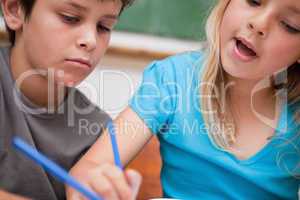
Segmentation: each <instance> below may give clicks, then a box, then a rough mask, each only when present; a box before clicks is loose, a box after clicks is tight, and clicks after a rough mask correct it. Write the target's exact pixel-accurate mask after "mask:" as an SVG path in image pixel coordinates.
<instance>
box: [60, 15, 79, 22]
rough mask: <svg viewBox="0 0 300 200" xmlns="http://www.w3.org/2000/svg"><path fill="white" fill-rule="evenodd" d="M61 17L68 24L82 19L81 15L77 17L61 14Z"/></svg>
mask: <svg viewBox="0 0 300 200" xmlns="http://www.w3.org/2000/svg"><path fill="white" fill-rule="evenodd" d="M61 17H62V19H63V21H64V22H66V23H68V24H75V23H77V22H79V21H80V19H79V17H75V16H69V15H64V14H61Z"/></svg>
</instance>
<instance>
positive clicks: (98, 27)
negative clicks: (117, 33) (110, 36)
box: [97, 24, 111, 32]
mask: <svg viewBox="0 0 300 200" xmlns="http://www.w3.org/2000/svg"><path fill="white" fill-rule="evenodd" d="M97 30H98V32H111V29H110V28H108V27H106V26H103V25H101V24H98V25H97Z"/></svg>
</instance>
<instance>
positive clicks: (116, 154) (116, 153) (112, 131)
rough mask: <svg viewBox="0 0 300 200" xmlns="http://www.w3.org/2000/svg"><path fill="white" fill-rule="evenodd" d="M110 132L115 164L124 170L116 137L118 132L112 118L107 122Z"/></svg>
mask: <svg viewBox="0 0 300 200" xmlns="http://www.w3.org/2000/svg"><path fill="white" fill-rule="evenodd" d="M107 128H108V132H109V135H110V140H111V145H112V150H113V154H114V159H115V165H116V166H118V167H119V168H120V169H121V170H123V166H122V162H121V159H120V153H119V149H118V144H117V139H116V132H115V127H114V124H113V122H112V121H111V120H110V121H109V122H108V124H107Z"/></svg>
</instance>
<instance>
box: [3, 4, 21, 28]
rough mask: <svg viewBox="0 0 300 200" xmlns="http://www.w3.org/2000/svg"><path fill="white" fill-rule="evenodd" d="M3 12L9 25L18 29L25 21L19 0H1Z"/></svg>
mask: <svg viewBox="0 0 300 200" xmlns="http://www.w3.org/2000/svg"><path fill="white" fill-rule="evenodd" d="M1 7H2V13H3V16H4V19H5V22H6V24H7V26H8V27H9V28H10V29H12V30H14V31H17V30H19V29H21V28H22V25H23V23H24V14H23V9H22V6H21V4H20V1H19V0H1Z"/></svg>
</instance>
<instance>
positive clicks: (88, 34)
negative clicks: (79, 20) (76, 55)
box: [77, 28, 97, 52]
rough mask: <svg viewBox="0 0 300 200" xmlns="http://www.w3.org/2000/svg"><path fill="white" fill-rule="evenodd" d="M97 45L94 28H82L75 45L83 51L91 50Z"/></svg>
mask: <svg viewBox="0 0 300 200" xmlns="http://www.w3.org/2000/svg"><path fill="white" fill-rule="evenodd" d="M96 45H97V33H96V30H94V29H91V28H90V29H84V30H83V31H82V34H81V35H80V36H79V38H78V40H77V47H78V48H80V49H84V50H85V51H88V52H90V51H93V50H94V49H95V48H96Z"/></svg>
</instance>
